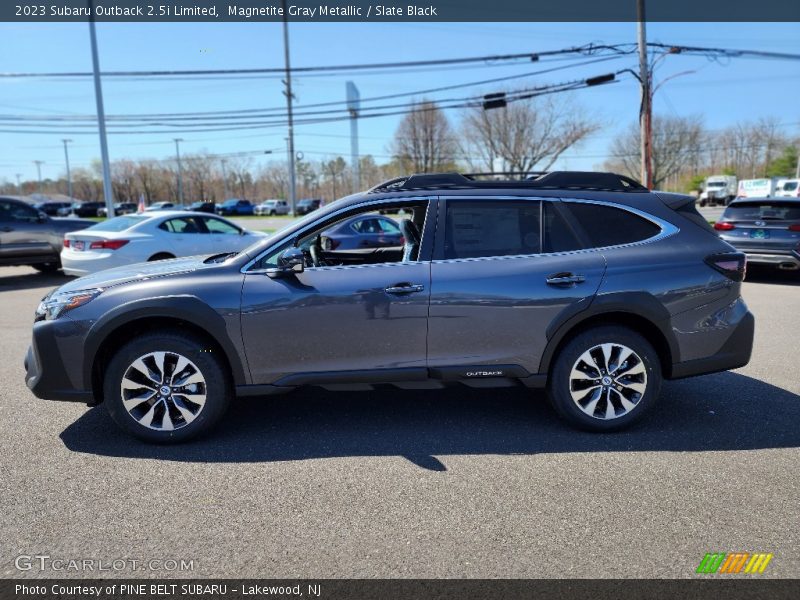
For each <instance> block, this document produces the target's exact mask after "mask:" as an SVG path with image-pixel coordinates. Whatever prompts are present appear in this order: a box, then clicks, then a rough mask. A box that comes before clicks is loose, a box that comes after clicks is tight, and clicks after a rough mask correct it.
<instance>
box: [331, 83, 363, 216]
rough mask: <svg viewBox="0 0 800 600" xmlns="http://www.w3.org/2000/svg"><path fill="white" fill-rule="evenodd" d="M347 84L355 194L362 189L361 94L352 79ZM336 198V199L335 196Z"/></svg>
mask: <svg viewBox="0 0 800 600" xmlns="http://www.w3.org/2000/svg"><path fill="white" fill-rule="evenodd" d="M345 85H346V89H347V110H348V111H349V112H350V162H351V163H352V166H351V171H352V173H353V193H354V194H355V193H356V192H358V191H359V190H361V164H360V160H359V156H358V111H359V109H360V108H361V95H360V94H359V93H358V88H357V87H356V84H354V83H353V82H352V81H348V82H347V83H346V84H345ZM334 200H336V198H335V197H334Z"/></svg>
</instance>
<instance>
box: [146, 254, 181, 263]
mask: <svg viewBox="0 0 800 600" xmlns="http://www.w3.org/2000/svg"><path fill="white" fill-rule="evenodd" d="M170 258H175V257H174V256H173V255H172V254H170V253H169V252H159V253H158V254H153V256H151V257H150V258H148V259H147V262H152V261H154V260H169V259H170Z"/></svg>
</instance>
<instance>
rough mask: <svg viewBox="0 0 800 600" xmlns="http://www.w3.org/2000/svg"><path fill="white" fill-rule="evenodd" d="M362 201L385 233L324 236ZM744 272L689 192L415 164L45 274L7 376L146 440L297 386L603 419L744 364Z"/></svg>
mask: <svg viewBox="0 0 800 600" xmlns="http://www.w3.org/2000/svg"><path fill="white" fill-rule="evenodd" d="M365 214H373V215H376V216H377V215H379V214H384V215H385V214H392V215H393V220H394V221H395V222H396V223H397V224H398V225H399V227H400V231H401V234H402V235H401V236H399V237H398V238H396V239H397V240H398V244H401V245H396V246H380V245H378V246H376V245H367V246H364V247H361V246H359V245H348V246H346V248H345V247H344V245H342V246H341V247H334V245H332V244H331V243H327V242H326V240H327V239H328V238H327V235H326V234H327V233H328V232H332V231H336V230H337V227H339V225H340V224H341V223H342V222H343V221H345V220H348V219H353V218H354V217H357V216H360V215H365ZM744 273H745V256H744V254H742V253H741V252H738V251H737V250H735V249H734V248H733V247H732V246H730V245H729V244H728V243H727V242H725V241H723V240H721V239H720V238H719V236H718V235H717V234H716V232H715V231H714V229H713V228H712V227H711V226H709V224H708V223H707V222H706V221H705V220H704V219H703V218H702V217H701V216H700V214H699V213H698V212H697V210H696V209H695V207H694V198H692V197H689V196H683V195H677V194H668V193H661V192H651V191H649V190H647V189H646V188H644V187H642V186H641V185H640V184H638V183H637V182H635V181H633V180H631V179H628V178H626V177H623V176H620V175H615V174H611V173H588V172H551V173H545V174H540V175H537V176H532V177H530V178H529V179H526V180H522V181H496V180H485V179H479V178H478V177H470V176H464V175H459V174H455V173H452V174H439V175H413V176H410V177H403V178H399V179H394V180H391V181H388V182H385V183H383V184H381V185H378V186H376V187H374V188H372V189H371V190H369V191H368V192H365V193H361V194H355V195H352V196H348V197H346V198H343V199H341V200H338V201H337V202H334V203H332V204H329V205H326V206H324V207H322V208H320V209H318V210H316V211H314V212H312V213H310V214H309V215H307V216H306V217H304V218H302V219H300V220H299V221H297V222H295V223H292V224H291V225H289V226H288V227H286V228H285V229H284V230H282V231H280V232H278V233H277V234H275V235H273V236H271V237H268V238H264V239H263V240H259V241H257V242H255V243H254V244H253V245H251V246H250V247H248V248H246V249H245V250H244V251H242V252H238V253H229V254H220V255H216V256H209V257H203V256H200V257H193V258H184V259H175V260H168V261H161V262H156V263H145V264H136V265H131V266H126V267H120V268H114V269H109V270H106V271H102V272H99V273H95V274H92V275H88V276H86V277H82V278H80V279H77V280H74V281H72V282H70V283H67V284H66V285H63V286H61V287H60V288H58V289H56V290H54V291H52V292H51V293H49V294H48V295H47V296H46V297H45V298H44V299H43V300H42V302H41V304H40V305H39V307H38V309H37V311H36V316H35V322H34V325H33V343H32V346H31V348H30V349H29V351H28V354H27V357H26V359H25V367H26V370H27V375H26V381H27V384H28V386H29V387H30V388H31V390H33V392H34V394H35V395H36V396H38V397H40V398H46V399H54V400H78V401H82V402H86V403H88V404H90V405H93V404H97V403H100V402H102V403H104V404H105V405H106V406H107V408H108V411H109V412H110V414H111V416H112V418H113V419H114V421H115V422H116V423H117V424H118V425H119V426H120V427H122V429H124V430H126V431H128V432H129V433H131V434H133V435H135V436H138V437H140V438H142V439H145V440H148V441H153V442H172V441H175V442H176V441H182V440H186V439H189V438H192V437H194V436H196V435H198V434H201V433H204V432H206V431H208V430H209V429H211V428H212V427H213V426H214V425H215V424H216V423H217V422H218V421H219V419H220V417H221V416H222V415H223V413H224V412H225V409H226V408H227V407H228V405H229V404H230V403H231V401H232V400H233V398H234V397H235V396H263V395H268V394H273V393H278V392H284V391H288V390H292V389H295V388H297V387H299V386H304V385H316V386H323V387H325V386H326V385H327V386H334V385H335V387H336V388H337V389H341V388H342V387H345V389H346V388H347V386H350V387H351V388H352V389H364V388H367V389H369V388H370V387H371V386H372V385H373V384H392V385H394V386H397V387H399V388H406V389H414V390H417V389H421V388H426V387H430V388H440V387H443V386H446V385H456V384H466V385H470V386H474V387H486V388H489V387H494V386H498V387H504V386H513V385H521V386H527V387H530V388H546V389H547V395H548V397H549V399H550V401H551V402H552V405H553V406H554V408H555V409H556V411H558V413H559V414H560V415H561V417H563V418H564V419H565V420H566V421H568V422H569V423H571V424H572V425H574V426H576V427H579V428H582V429H588V430H593V431H610V430H614V429H619V428H622V427H625V426H627V425H630V424H631V423H633V422H634V421H636V420H638V419H639V418H640V417H642V416H643V415H644V414H645V413H646V412H647V411H648V410H649V409H650V408H651V407H652V406H653V404H655V402H656V400H657V398H658V395H659V388H660V386H661V382H662V379H676V378H681V377H688V376H692V375H701V374H704V373H712V372H715V371H721V370H725V369H733V368H737V367H741V366H744V365H745V364H747V362H748V361H749V359H750V352H751V349H752V344H753V328H754V320H753V316H752V315H751V314H750V312H749V311H748V309H747V306H746V305H745V303H744V301H743V300H742V298H741V296H740V291H741V282H742V279H743V278H744ZM331 340H339V341H340V342H341V341H345V342H346V343H331ZM410 393H411V392H410ZM487 393H491V392H487Z"/></svg>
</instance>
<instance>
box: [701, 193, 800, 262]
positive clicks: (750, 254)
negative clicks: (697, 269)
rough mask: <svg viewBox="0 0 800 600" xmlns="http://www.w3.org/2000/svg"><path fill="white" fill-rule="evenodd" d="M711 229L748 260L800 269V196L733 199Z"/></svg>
mask: <svg viewBox="0 0 800 600" xmlns="http://www.w3.org/2000/svg"><path fill="white" fill-rule="evenodd" d="M714 229H716V230H717V231H718V232H719V236H720V237H721V238H722V239H723V240H725V241H726V242H728V243H729V244H730V245H731V246H733V247H734V248H736V249H737V250H741V251H742V252H744V253H745V254H746V255H747V262H748V263H752V264H762V265H770V266H773V267H777V268H779V269H784V270H789V271H796V270H798V269H800V199H794V198H792V199H790V198H747V199H737V200H734V201H733V202H731V203H730V204H729V205H728V208H726V209H725V212H723V213H722V217H720V219H719V220H718V221H717V222H716V223H714Z"/></svg>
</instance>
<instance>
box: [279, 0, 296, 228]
mask: <svg viewBox="0 0 800 600" xmlns="http://www.w3.org/2000/svg"><path fill="white" fill-rule="evenodd" d="M282 4H283V57H284V62H285V64H286V79H285V80H284V82H283V83H284V84H285V85H286V91H284V94H285V95H286V109H287V111H286V112H287V115H288V117H289V119H288V121H289V204H290V206H291V207H292V215H294V214H295V205H296V203H297V191H296V182H295V171H294V116H293V114H292V100H293V99H294V96H293V95H292V67H291V63H290V61H289V11H288V9H287V7H286V0H282Z"/></svg>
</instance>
